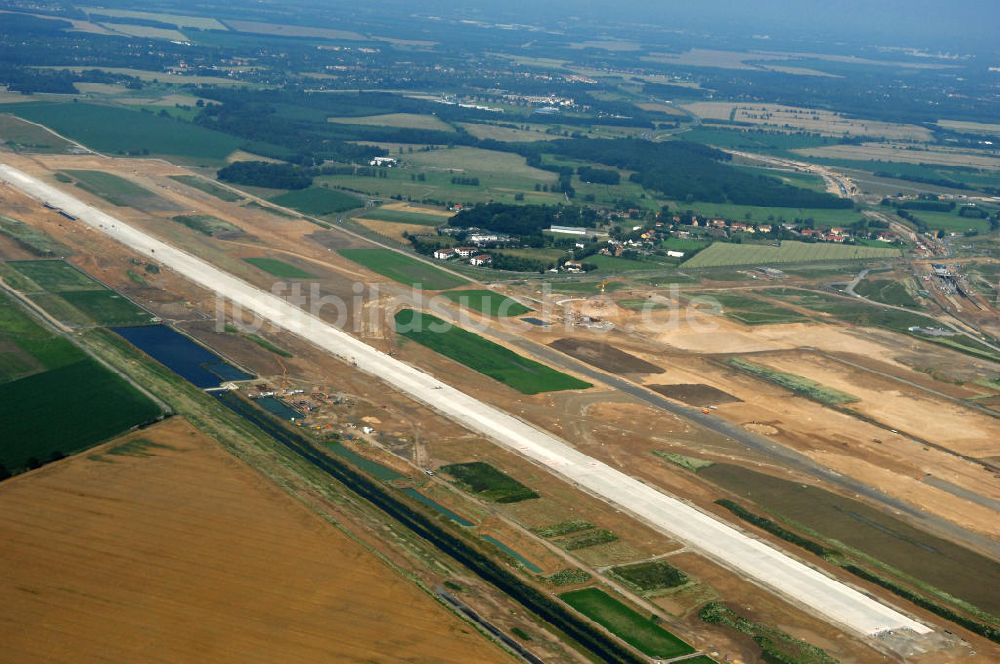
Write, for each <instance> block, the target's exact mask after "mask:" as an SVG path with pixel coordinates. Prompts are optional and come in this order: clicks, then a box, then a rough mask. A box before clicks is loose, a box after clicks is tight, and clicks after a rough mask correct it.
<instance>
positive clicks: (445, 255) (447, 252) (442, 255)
mask: <svg viewBox="0 0 1000 664" xmlns="http://www.w3.org/2000/svg"><path fill="white" fill-rule="evenodd" d="M455 256H458V252H457V251H455V250H454V249H452V248H450V247H449V248H446V249H435V250H434V258H436V259H438V260H440V261H446V260H449V259H452V258H454V257H455Z"/></svg>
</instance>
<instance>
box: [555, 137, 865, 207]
mask: <svg viewBox="0 0 1000 664" xmlns="http://www.w3.org/2000/svg"><path fill="white" fill-rule="evenodd" d="M544 149H545V151H546V152H554V153H556V154H560V155H564V156H567V157H571V158H574V159H580V160H584V161H593V162H597V163H600V164H607V165H609V166H614V167H616V168H623V169H627V170H631V171H635V173H634V174H633V175H632V177H631V179H632V180H633V181H634V182H637V183H639V184H641V185H642V186H644V187H646V188H648V189H652V190H655V191H659V192H661V193H663V194H664V195H666V196H669V197H670V198H675V199H678V200H686V201H696V200H697V201H707V202H710V203H727V202H728V203H735V204H737V205H759V206H768V207H791V208H830V209H846V208H850V207H853V205H854V204H853V203H852V202H851V201H850V200H848V199H844V198H838V197H836V196H832V195H830V194H826V193H821V192H816V191H811V190H809V189H802V188H800V187H793V186H791V185H787V184H785V183H783V182H781V181H780V180H778V179H776V178H772V177H768V176H764V175H754V174H751V173H746V172H744V171H740V170H737V169H735V168H731V167H730V166H728V165H727V164H725V163H724V162H726V161H728V160H729V159H730V157H729V155H728V154H726V153H724V152H722V151H720V150H716V149H715V148H711V147H708V146H705V145H701V144H699V143H690V142H687V141H666V142H662V143H654V142H652V141H645V140H641V139H635V138H623V139H617V140H593V139H586V140H570V141H566V140H560V141H552V142H550V143H549V144H547V145H546V146H544Z"/></svg>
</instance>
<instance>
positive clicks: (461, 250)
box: [455, 247, 479, 258]
mask: <svg viewBox="0 0 1000 664" xmlns="http://www.w3.org/2000/svg"><path fill="white" fill-rule="evenodd" d="M478 251H479V250H478V249H476V248H475V247H455V253H456V254H458V256H459V258H468V257H469V256H471V255H472V254H474V253H476V252H478Z"/></svg>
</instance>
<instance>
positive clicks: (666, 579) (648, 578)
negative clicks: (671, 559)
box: [611, 560, 688, 592]
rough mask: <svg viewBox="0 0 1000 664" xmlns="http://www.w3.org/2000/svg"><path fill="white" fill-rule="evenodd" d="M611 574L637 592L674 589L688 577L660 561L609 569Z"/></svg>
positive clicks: (681, 584)
mask: <svg viewBox="0 0 1000 664" xmlns="http://www.w3.org/2000/svg"><path fill="white" fill-rule="evenodd" d="M611 574H612V575H613V576H615V577H617V578H618V579H621V580H622V581H624V582H625V583H626V584H628V585H629V586H631V587H632V588H633V589H634V590H638V591H639V592H654V591H657V590H664V589H666V588H676V587H677V586H683V585H684V584H685V583H687V582H688V576H687V574H685V573H684V572H682V571H680V570H679V569H677V568H676V567H674V566H673V565H670V564H669V563H666V562H664V561H662V560H652V561H649V562H644V563H635V564H634V565H621V566H619V567H613V568H611Z"/></svg>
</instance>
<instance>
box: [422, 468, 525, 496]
mask: <svg viewBox="0 0 1000 664" xmlns="http://www.w3.org/2000/svg"><path fill="white" fill-rule="evenodd" d="M441 470H442V471H444V472H446V473H448V474H449V475H451V476H452V477H454V478H455V480H456V482H457V484H458V485H459V486H460V487H462V488H463V489H465V490H466V491H469V492H470V493H474V494H476V495H477V496H479V497H481V498H485V499H486V500H490V501H493V502H495V503H519V502H521V501H522V500H530V499H531V498H538V494H537V493H535V492H534V491H532V490H531V489H529V488H528V487H526V486H524V485H523V484H521V483H520V482H518V481H517V480H515V479H514V478H513V477H511V476H510V475H507V474H506V473H503V472H501V471H499V470H497V469H496V468H494V467H493V466H491V465H490V464H488V463H484V462H482V461H472V462H469V463H453V464H451V465H449V466H442V467H441Z"/></svg>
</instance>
